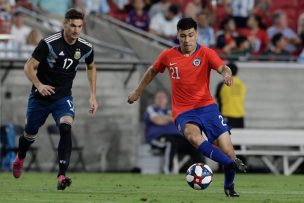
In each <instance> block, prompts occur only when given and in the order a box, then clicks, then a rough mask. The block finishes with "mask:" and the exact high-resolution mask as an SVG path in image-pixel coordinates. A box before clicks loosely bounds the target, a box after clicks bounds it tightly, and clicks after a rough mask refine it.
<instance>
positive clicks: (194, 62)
mask: <svg viewBox="0 0 304 203" xmlns="http://www.w3.org/2000/svg"><path fill="white" fill-rule="evenodd" d="M192 64H193V65H194V66H195V67H199V66H200V65H201V59H199V58H196V59H194V60H193V61H192Z"/></svg>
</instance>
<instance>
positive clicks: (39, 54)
mask: <svg viewBox="0 0 304 203" xmlns="http://www.w3.org/2000/svg"><path fill="white" fill-rule="evenodd" d="M48 54H49V48H48V45H47V44H46V42H45V41H44V40H41V41H40V42H39V44H38V46H37V47H36V48H35V50H34V52H33V54H32V57H33V58H34V59H36V60H37V61H39V62H41V61H43V60H45V59H46V58H47V56H48Z"/></svg>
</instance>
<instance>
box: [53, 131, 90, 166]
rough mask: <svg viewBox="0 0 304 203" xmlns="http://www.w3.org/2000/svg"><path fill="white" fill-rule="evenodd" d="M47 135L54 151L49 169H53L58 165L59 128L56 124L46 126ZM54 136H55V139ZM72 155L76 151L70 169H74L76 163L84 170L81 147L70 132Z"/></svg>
mask: <svg viewBox="0 0 304 203" xmlns="http://www.w3.org/2000/svg"><path fill="white" fill-rule="evenodd" d="M47 132H48V137H49V140H50V143H51V147H52V150H53V152H54V157H55V158H54V162H53V166H52V168H51V171H55V169H56V166H57V165H58V147H57V145H58V140H59V137H60V133H59V129H58V127H57V126H56V125H49V126H47ZM55 137H57V139H56V141H55ZM72 144H73V145H72V155H73V152H76V155H77V159H76V161H75V163H74V165H73V166H71V171H75V170H76V169H77V166H78V164H80V165H81V169H82V171H86V165H85V162H84V159H83V147H82V146H79V145H78V141H77V139H76V136H75V135H74V134H73V132H72Z"/></svg>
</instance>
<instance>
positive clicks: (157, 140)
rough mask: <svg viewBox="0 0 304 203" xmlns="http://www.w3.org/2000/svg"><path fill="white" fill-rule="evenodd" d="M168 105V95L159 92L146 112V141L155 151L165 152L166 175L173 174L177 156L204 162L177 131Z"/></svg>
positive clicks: (164, 169)
mask: <svg viewBox="0 0 304 203" xmlns="http://www.w3.org/2000/svg"><path fill="white" fill-rule="evenodd" d="M167 105H168V96H167V94H166V93H165V92H164V91H158V92H157V93H156V94H155V96H154V104H153V105H151V106H148V107H147V110H146V112H145V124H146V140H147V142H148V143H149V144H150V145H151V147H152V148H153V149H158V150H163V151H164V156H165V157H164V168H163V171H164V173H165V174H169V173H171V172H173V171H172V170H173V159H174V156H175V155H177V154H180V153H182V154H190V155H191V156H192V157H193V158H194V159H195V162H201V161H202V159H201V157H200V156H198V154H199V153H197V151H196V149H195V148H194V147H192V145H190V143H189V142H188V141H187V140H186V139H185V138H184V137H183V136H182V135H181V134H180V133H179V132H178V131H177V129H176V127H175V124H174V123H173V118H172V116H171V110H170V109H169V108H168V106H167Z"/></svg>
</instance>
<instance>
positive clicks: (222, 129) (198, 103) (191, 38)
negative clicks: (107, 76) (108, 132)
mask: <svg viewBox="0 0 304 203" xmlns="http://www.w3.org/2000/svg"><path fill="white" fill-rule="evenodd" d="M177 31H178V34H177V37H178V39H179V42H180V46H179V47H173V48H170V49H167V50H165V51H163V52H162V53H161V54H160V55H159V57H158V58H157V59H156V61H155V62H154V63H153V64H152V66H150V67H149V69H148V70H147V71H146V72H145V74H144V76H143V78H142V80H141V82H140V84H139V85H138V87H137V88H136V89H135V90H134V91H132V92H131V93H130V94H129V96H128V103H130V104H132V103H133V102H134V101H136V100H138V99H139V97H140V95H141V94H142V92H143V90H144V89H145V87H146V86H147V85H148V84H149V83H150V82H151V81H152V80H153V79H154V77H155V76H156V75H157V73H159V72H160V73H162V72H164V71H165V69H168V72H169V75H170V79H171V94H172V109H173V112H172V114H173V117H174V120H175V124H176V126H177V128H178V130H179V131H180V132H181V133H182V134H183V135H184V136H185V137H186V139H187V140H188V141H189V142H190V143H191V144H192V145H193V146H194V147H196V148H197V149H198V150H199V151H200V152H201V153H202V154H203V155H204V156H206V157H208V158H210V159H212V160H214V161H216V162H218V163H220V164H222V165H224V173H225V182H224V192H225V194H226V195H227V196H229V197H239V194H238V193H237V192H236V191H235V190H234V177H235V173H236V170H239V171H243V172H245V171H246V165H245V164H243V163H242V161H241V160H240V159H238V158H236V156H235V153H234V149H233V145H232V143H231V139H230V131H229V130H230V128H229V127H228V126H227V124H226V123H225V122H224V120H223V117H222V116H221V114H220V112H219V109H218V106H217V104H216V103H215V101H214V99H213V98H212V96H211V94H210V90H209V81H210V72H211V69H213V70H215V71H217V72H218V73H219V74H220V75H221V76H222V77H223V79H224V83H225V84H226V85H228V86H231V84H232V76H231V70H230V68H229V67H228V66H226V65H225V64H224V62H223V61H222V60H221V59H220V58H219V56H218V55H217V54H216V53H215V52H214V51H213V50H212V49H209V48H207V47H205V46H203V45H200V44H198V43H197V39H198V35H197V24H196V22H195V21H194V20H193V19H192V18H183V19H181V20H180V21H179V22H178V24H177ZM203 134H204V135H205V136H203Z"/></svg>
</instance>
